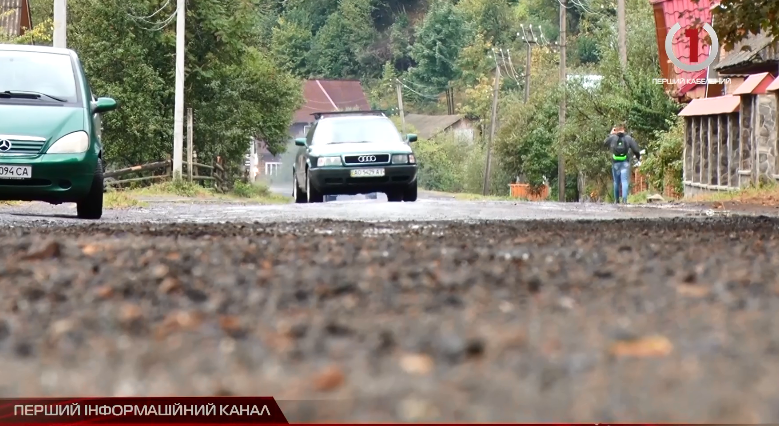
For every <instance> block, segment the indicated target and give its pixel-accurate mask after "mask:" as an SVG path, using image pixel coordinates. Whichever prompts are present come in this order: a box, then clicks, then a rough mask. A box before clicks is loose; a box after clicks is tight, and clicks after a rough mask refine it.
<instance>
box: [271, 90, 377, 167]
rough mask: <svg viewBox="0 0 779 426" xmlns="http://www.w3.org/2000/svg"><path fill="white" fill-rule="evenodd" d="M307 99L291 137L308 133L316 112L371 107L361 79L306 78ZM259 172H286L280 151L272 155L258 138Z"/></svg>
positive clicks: (292, 128)
mask: <svg viewBox="0 0 779 426" xmlns="http://www.w3.org/2000/svg"><path fill="white" fill-rule="evenodd" d="M303 97H304V99H305V103H304V104H303V106H302V107H301V108H300V109H299V110H297V111H295V115H294V116H293V117H294V118H293V121H292V125H291V126H290V128H289V135H290V138H293V139H294V138H300V137H305V136H306V134H307V133H308V129H309V127H310V125H311V124H312V123H313V122H314V116H313V115H312V114H313V113H315V112H335V111H348V110H369V109H371V107H370V103H369V102H368V98H367V97H366V96H365V92H364V91H363V89H362V85H361V84H360V81H359V80H307V81H305V82H304V83H303ZM257 154H258V155H257V169H256V170H257V174H259V175H276V174H279V173H284V172H283V171H282V170H281V168H282V157H281V155H275V156H274V155H273V154H271V153H270V151H268V150H267V148H265V147H264V146H263V144H262V143H261V142H258V146H257Z"/></svg>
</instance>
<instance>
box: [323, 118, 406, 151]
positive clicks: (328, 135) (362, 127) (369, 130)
mask: <svg viewBox="0 0 779 426" xmlns="http://www.w3.org/2000/svg"><path fill="white" fill-rule="evenodd" d="M377 142H378V143H392V144H395V143H399V144H402V143H404V142H403V137H402V136H401V135H400V132H398V129H397V127H395V124H394V123H393V122H392V120H390V119H389V118H386V117H348V118H341V117H338V118H329V119H324V120H321V121H320V122H319V123H318V124H317V126H316V131H315V132H314V138H313V140H312V143H311V144H312V145H326V144H340V143H377Z"/></svg>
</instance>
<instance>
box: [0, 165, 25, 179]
mask: <svg viewBox="0 0 779 426" xmlns="http://www.w3.org/2000/svg"><path fill="white" fill-rule="evenodd" d="M30 178H32V166H11V165H4V164H0V179H30Z"/></svg>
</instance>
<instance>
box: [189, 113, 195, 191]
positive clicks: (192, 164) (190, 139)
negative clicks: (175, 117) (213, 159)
mask: <svg viewBox="0 0 779 426" xmlns="http://www.w3.org/2000/svg"><path fill="white" fill-rule="evenodd" d="M193 127H194V126H193V125H192V108H187V174H188V175H189V181H190V182H192V176H194V168H195V167H194V162H195V160H194V159H193V158H192V151H193V148H192V142H193V135H192V128H193Z"/></svg>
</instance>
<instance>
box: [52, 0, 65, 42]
mask: <svg viewBox="0 0 779 426" xmlns="http://www.w3.org/2000/svg"><path fill="white" fill-rule="evenodd" d="M53 41H54V47H59V48H62V49H64V48H66V47H68V0H54V40H53Z"/></svg>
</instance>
